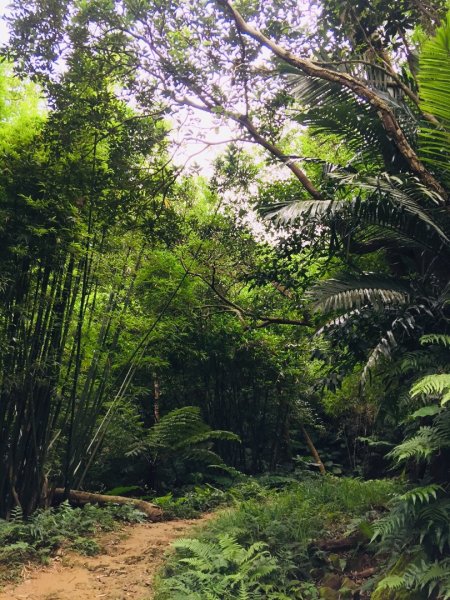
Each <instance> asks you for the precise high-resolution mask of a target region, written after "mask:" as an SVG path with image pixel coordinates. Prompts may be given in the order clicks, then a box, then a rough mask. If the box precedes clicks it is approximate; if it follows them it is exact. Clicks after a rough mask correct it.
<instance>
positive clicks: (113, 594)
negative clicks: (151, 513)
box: [0, 515, 209, 600]
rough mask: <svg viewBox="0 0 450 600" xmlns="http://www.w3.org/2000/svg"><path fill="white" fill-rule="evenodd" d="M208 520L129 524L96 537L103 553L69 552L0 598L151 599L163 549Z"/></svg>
mask: <svg viewBox="0 0 450 600" xmlns="http://www.w3.org/2000/svg"><path fill="white" fill-rule="evenodd" d="M208 518H209V516H208V515H206V516H205V517H203V518H202V519H201V520H180V521H167V522H165V523H145V524H139V525H133V526H131V525H130V526H127V527H125V528H124V529H122V530H121V531H116V532H114V533H109V534H105V535H103V536H101V537H100V538H99V539H98V541H99V543H100V545H101V546H102V548H103V549H104V554H100V555H99V556H93V557H86V556H80V555H78V554H74V553H72V552H67V553H66V554H64V555H62V556H59V557H56V558H54V559H53V560H52V563H51V564H50V565H49V566H46V567H31V568H30V569H24V579H23V581H22V582H21V583H19V584H17V585H15V586H12V585H9V586H6V587H4V588H2V590H1V591H0V600H96V599H97V598H99V599H101V598H104V599H105V600H128V599H132V600H151V599H152V598H153V593H152V581H153V577H154V575H155V573H156V571H157V570H158V567H160V565H161V564H162V562H163V560H164V553H165V550H166V549H167V548H168V546H169V545H170V543H171V542H173V541H174V540H175V539H176V538H179V537H183V536H184V535H186V533H187V531H188V530H189V529H191V528H192V527H193V526H194V525H198V524H199V523H200V522H201V521H205V520H206V519H208Z"/></svg>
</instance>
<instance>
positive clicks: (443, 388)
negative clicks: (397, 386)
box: [410, 373, 450, 406]
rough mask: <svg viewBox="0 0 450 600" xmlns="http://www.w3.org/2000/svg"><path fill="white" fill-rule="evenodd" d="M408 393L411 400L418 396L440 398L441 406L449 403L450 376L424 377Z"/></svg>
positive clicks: (434, 375) (446, 374) (435, 375)
mask: <svg viewBox="0 0 450 600" xmlns="http://www.w3.org/2000/svg"><path fill="white" fill-rule="evenodd" d="M410 393H411V397H412V398H415V397H416V396H420V395H427V396H431V395H437V396H441V397H442V398H441V404H442V406H443V405H444V404H446V403H447V402H449V401H450V374H448V373H443V374H433V375H426V376H425V377H422V379H419V381H417V382H416V383H415V384H414V385H413V386H412V388H411V391H410Z"/></svg>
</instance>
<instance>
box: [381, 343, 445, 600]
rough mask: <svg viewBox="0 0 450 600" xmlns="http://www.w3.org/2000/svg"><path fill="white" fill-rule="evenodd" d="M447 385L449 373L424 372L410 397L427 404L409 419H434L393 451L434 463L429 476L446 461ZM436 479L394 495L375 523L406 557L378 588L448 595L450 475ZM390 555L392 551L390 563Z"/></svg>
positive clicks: (397, 457)
mask: <svg viewBox="0 0 450 600" xmlns="http://www.w3.org/2000/svg"><path fill="white" fill-rule="evenodd" d="M447 338H448V336H446V335H440V334H439V335H428V336H423V337H422V338H421V342H422V343H424V344H442V345H443V346H444V347H446V346H447V341H448V340H447ZM449 384H450V379H449V375H447V374H436V373H434V374H431V375H427V376H425V377H422V378H421V379H419V380H418V381H416V383H414V385H413V386H412V387H411V390H410V395H411V398H413V399H414V398H416V397H418V396H420V397H421V398H422V399H423V401H424V402H425V403H426V405H425V406H423V407H422V408H421V409H418V410H416V411H415V412H414V413H413V414H412V415H411V417H410V421H412V422H413V424H414V425H416V422H417V421H419V422H420V420H421V419H428V420H429V421H430V424H429V425H422V426H419V427H418V429H417V430H415V431H414V432H413V434H412V435H409V436H408V437H407V438H406V439H405V440H404V441H403V442H402V443H400V444H398V445H397V446H396V447H395V448H394V449H393V450H392V451H391V452H390V456H391V457H392V458H393V459H394V461H395V462H396V463H397V464H400V463H404V462H408V461H409V462H410V463H412V462H415V463H423V462H425V463H428V464H429V465H432V467H433V469H432V470H431V469H430V475H431V476H432V475H433V474H439V472H440V469H439V465H440V463H441V462H442V460H443V461H444V463H445V456H446V454H445V453H446V451H448V448H450V411H449V409H448V406H447V405H446V402H447V396H448V395H449V392H448V389H449ZM439 400H440V402H439V404H438V403H437V402H438V401H439ZM416 427H417V425H416ZM445 469H446V465H445V464H444V471H445ZM436 478H437V477H436V475H434V479H436ZM438 481H439V483H431V484H426V483H425V482H424V483H423V484H422V485H421V486H420V487H415V488H413V489H411V490H409V491H407V492H406V493H405V494H403V495H401V496H398V497H397V498H395V500H394V501H393V506H392V507H391V511H390V513H389V514H388V515H386V516H385V517H383V518H382V519H381V520H380V521H378V522H377V523H376V524H375V526H374V539H377V538H379V539H380V543H381V547H382V549H385V550H387V551H388V552H389V553H390V554H391V553H395V555H397V554H398V553H400V552H401V553H402V554H403V557H404V559H405V565H404V569H403V570H402V572H401V573H395V574H392V573H388V575H387V576H386V577H384V578H382V579H381V581H380V582H379V584H378V587H377V590H379V591H380V593H382V592H383V590H392V589H401V590H407V591H413V592H414V591H423V592H426V593H427V595H428V596H429V597H434V595H435V594H437V597H439V598H448V597H450V578H449V576H448V572H449V571H448V568H449V562H448V558H447V556H448V552H449V551H450V498H449V495H448V489H447V487H448V477H446V476H445V475H444V476H442V475H441V476H440V479H438ZM392 557H393V554H391V565H392Z"/></svg>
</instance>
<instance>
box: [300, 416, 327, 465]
mask: <svg viewBox="0 0 450 600" xmlns="http://www.w3.org/2000/svg"><path fill="white" fill-rule="evenodd" d="M300 429H301V430H302V433H303V437H304V438H305V442H306V445H307V446H308V448H309V451H310V452H311V454H312V456H313V458H314V460H315V461H316V463H317V465H318V467H319V471H320V473H321V474H322V475H325V474H326V469H325V466H324V464H323V462H322V461H321V459H320V456H319V453H318V452H317V449H316V447H315V446H314V443H313V441H312V439H311V438H310V437H309V435H308V432H307V431H306V429H305V428H304V426H303V425H300Z"/></svg>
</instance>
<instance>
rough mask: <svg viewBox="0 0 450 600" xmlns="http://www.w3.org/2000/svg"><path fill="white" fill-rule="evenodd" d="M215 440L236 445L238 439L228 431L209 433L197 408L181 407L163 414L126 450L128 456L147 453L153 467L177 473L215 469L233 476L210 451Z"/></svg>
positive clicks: (214, 453)
mask: <svg viewBox="0 0 450 600" xmlns="http://www.w3.org/2000/svg"><path fill="white" fill-rule="evenodd" d="M215 440H221V441H232V442H239V441H240V439H239V436H237V435H236V434H234V433H231V432H230V431H219V430H212V429H211V427H209V426H208V425H207V424H206V423H205V422H204V421H203V418H202V416H201V412H200V408H198V407H196V406H184V407H183V408H178V409H175V410H173V411H171V412H170V413H168V414H167V415H164V416H163V417H162V418H161V419H160V420H159V421H158V422H157V423H155V425H153V427H152V428H151V429H150V431H149V433H148V435H147V437H146V439H144V440H143V441H142V442H139V443H138V444H137V445H135V447H134V448H133V449H131V450H130V451H129V453H128V454H129V456H138V455H140V454H142V453H146V452H147V453H148V454H149V455H150V457H151V460H152V462H153V464H155V465H156V466H160V467H162V468H164V467H166V468H170V469H173V471H174V474H175V477H180V475H179V473H180V471H185V470H187V469H191V470H192V469H196V470H197V472H199V473H202V472H207V471H208V470H209V469H213V470H214V469H219V470H223V471H225V472H232V473H234V474H236V472H235V471H234V470H233V469H230V468H229V467H227V465H226V464H225V463H224V462H223V460H222V459H221V457H220V456H219V455H218V454H217V453H216V452H214V451H213V450H212V449H211V446H212V443H213V442H214V441H215Z"/></svg>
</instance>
